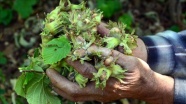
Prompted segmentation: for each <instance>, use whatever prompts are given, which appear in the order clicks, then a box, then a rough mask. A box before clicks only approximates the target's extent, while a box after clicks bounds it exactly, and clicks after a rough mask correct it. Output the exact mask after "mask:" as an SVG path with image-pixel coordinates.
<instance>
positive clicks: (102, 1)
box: [96, 0, 122, 18]
mask: <svg viewBox="0 0 186 104" xmlns="http://www.w3.org/2000/svg"><path fill="white" fill-rule="evenodd" d="M96 2H97V8H98V9H100V10H101V11H103V15H104V17H105V18H110V17H111V16H113V15H114V14H115V13H116V12H117V11H120V10H121V8H122V6H121V2H120V0H96Z"/></svg>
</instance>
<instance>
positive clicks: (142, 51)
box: [97, 23, 147, 62]
mask: <svg viewBox="0 0 186 104" xmlns="http://www.w3.org/2000/svg"><path fill="white" fill-rule="evenodd" d="M106 26H107V24H105V23H101V24H100V25H98V27H97V30H98V33H99V34H100V35H101V36H102V37H104V36H109V33H110V32H109V31H110V30H109V29H107V28H106ZM137 45H138V47H137V48H135V49H134V50H132V52H133V53H132V55H133V56H135V57H138V58H140V59H142V60H144V61H145V62H146V61H147V50H146V46H145V44H144V42H143V41H142V40H141V39H139V38H138V39H137ZM118 51H120V52H122V51H123V48H122V47H119V48H118Z"/></svg>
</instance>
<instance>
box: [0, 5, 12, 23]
mask: <svg viewBox="0 0 186 104" xmlns="http://www.w3.org/2000/svg"><path fill="white" fill-rule="evenodd" d="M12 17H13V16H12V10H11V9H3V8H2V7H0V24H1V23H2V24H4V25H8V24H9V23H10V22H11V21H12Z"/></svg>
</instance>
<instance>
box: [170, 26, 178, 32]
mask: <svg viewBox="0 0 186 104" xmlns="http://www.w3.org/2000/svg"><path fill="white" fill-rule="evenodd" d="M169 30H172V31H175V32H179V31H180V30H181V29H180V27H179V26H178V25H172V26H171V27H170V28H169Z"/></svg>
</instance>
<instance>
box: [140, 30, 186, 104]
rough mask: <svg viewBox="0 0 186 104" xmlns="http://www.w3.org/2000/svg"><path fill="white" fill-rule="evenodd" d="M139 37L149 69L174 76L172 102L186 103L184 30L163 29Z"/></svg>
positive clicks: (185, 45) (185, 40)
mask: <svg viewBox="0 0 186 104" xmlns="http://www.w3.org/2000/svg"><path fill="white" fill-rule="evenodd" d="M141 39H142V40H143V41H144V43H145V45H146V47H147V51H148V60H147V63H148V64H149V66H150V67H151V69H152V70H154V71H155V72H158V73H161V74H164V75H169V76H172V77H174V80H175V85H174V104H186V30H185V31H181V32H179V33H176V32H173V31H165V32H161V33H158V34H156V35H154V36H146V37H142V38H141Z"/></svg>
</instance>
